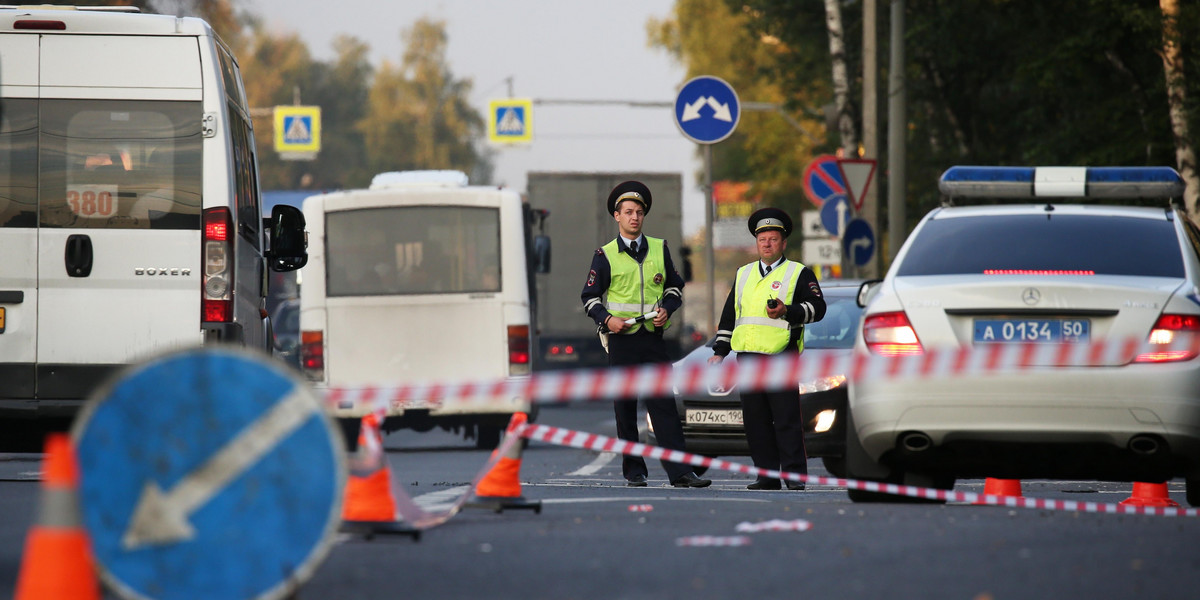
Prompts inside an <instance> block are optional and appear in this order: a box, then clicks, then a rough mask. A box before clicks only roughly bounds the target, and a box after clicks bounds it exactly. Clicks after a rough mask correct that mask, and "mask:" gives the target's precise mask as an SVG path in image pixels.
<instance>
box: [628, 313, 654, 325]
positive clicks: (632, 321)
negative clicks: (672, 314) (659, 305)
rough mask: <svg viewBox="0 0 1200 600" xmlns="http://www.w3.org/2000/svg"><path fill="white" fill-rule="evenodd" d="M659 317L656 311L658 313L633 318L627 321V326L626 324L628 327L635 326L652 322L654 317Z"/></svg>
mask: <svg viewBox="0 0 1200 600" xmlns="http://www.w3.org/2000/svg"><path fill="white" fill-rule="evenodd" d="M657 316H658V311H657V310H656V311H653V312H648V313H646V314H644V315H638V316H636V317H633V318H631V319H625V324H626V325H635V324H637V323H641V322H644V321H649V320H651V319H653V318H654V317H657Z"/></svg>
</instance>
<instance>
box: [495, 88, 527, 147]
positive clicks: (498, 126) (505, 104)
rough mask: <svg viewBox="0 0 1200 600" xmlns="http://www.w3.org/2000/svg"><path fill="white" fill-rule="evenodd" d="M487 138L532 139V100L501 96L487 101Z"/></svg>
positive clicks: (501, 140)
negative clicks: (498, 98) (501, 97)
mask: <svg viewBox="0 0 1200 600" xmlns="http://www.w3.org/2000/svg"><path fill="white" fill-rule="evenodd" d="M488 140H489V141H491V142H499V143H525V142H530V141H532V140H533V100H531V99H529V98H503V99H500V100H491V101H489V102H488Z"/></svg>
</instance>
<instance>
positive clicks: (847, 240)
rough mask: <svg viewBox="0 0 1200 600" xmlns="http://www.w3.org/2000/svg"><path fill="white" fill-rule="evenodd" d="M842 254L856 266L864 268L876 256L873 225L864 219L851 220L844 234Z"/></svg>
mask: <svg viewBox="0 0 1200 600" xmlns="http://www.w3.org/2000/svg"><path fill="white" fill-rule="evenodd" d="M842 252H843V255H844V256H849V257H850V260H852V261H854V264H855V266H859V267H861V266H863V265H865V264H867V263H868V262H870V261H871V257H872V256H874V255H875V233H874V232H872V231H871V225H870V224H869V223H867V222H866V221H864V220H862V219H851V220H850V222H849V223H847V224H846V231H845V232H843V233H842Z"/></svg>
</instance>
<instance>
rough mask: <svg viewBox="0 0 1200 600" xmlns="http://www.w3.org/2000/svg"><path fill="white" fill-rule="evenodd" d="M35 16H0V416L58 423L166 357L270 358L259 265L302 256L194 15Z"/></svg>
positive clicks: (285, 265)
mask: <svg viewBox="0 0 1200 600" xmlns="http://www.w3.org/2000/svg"><path fill="white" fill-rule="evenodd" d="M46 8H47V7H41V8H14V7H6V8H0V261H2V262H0V382H3V383H2V384H0V419H11V418H21V417H25V418H42V417H47V418H63V417H70V416H72V415H73V414H74V413H75V412H76V411H77V410H78V409H79V406H80V405H81V404H82V401H83V400H84V399H85V398H86V397H87V395H88V394H89V393H90V391H91V390H92V389H93V388H94V387H95V386H96V385H97V384H98V383H99V382H100V381H102V380H103V379H104V378H106V377H107V376H109V375H110V374H111V373H113V372H114V371H115V370H116V369H119V368H121V367H122V366H124V365H128V364H131V363H135V362H137V361H138V360H140V359H142V358H145V357H147V356H149V355H152V354H155V353H159V352H162V351H165V350H168V349H172V348H177V347H184V346H195V345H200V344H203V343H210V342H213V343H215V342H232V343H237V344H242V345H246V346H249V347H253V348H260V349H262V350H264V351H269V350H270V348H271V339H270V338H271V334H270V323H269V320H268V319H267V318H266V312H265V310H264V308H265V305H264V302H265V298H266V296H267V290H266V281H267V277H266V271H267V269H268V268H272V269H275V270H289V269H295V268H298V267H299V266H301V265H302V264H303V261H304V253H305V251H304V235H303V234H304V227H303V214H302V213H300V211H299V210H296V209H294V208H292V209H291V210H290V211H289V210H288V209H286V208H284V209H281V210H279V211H276V212H275V213H274V214H273V216H272V218H271V219H269V220H266V221H264V219H263V218H262V216H261V215H260V212H259V191H258V181H257V162H256V158H255V154H254V135H253V131H252V129H251V124H250V117H249V113H248V109H247V106H246V98H245V92H244V90H243V87H242V81H241V76H240V75H239V72H238V67H237V62H236V61H235V60H234V58H233V56H232V54H230V52H229V49H228V48H227V47H226V46H225V45H224V44H223V43H222V42H221V41H220V40H219V39H217V37H216V35H214V34H213V31H212V29H211V28H210V27H209V25H208V24H207V23H205V22H204V21H202V20H199V19H194V18H176V17H174V16H167V15H148V14H132V13H130V12H122V11H119V10H112V9H108V10H106V9H85V8H79V9H75V8H72V7H59V8H58V9H53V10H50V9H46ZM134 10H136V9H134Z"/></svg>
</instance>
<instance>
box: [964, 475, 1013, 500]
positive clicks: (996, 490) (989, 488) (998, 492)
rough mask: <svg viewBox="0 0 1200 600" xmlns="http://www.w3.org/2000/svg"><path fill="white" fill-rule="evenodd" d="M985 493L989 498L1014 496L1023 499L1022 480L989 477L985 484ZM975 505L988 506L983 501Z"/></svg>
mask: <svg viewBox="0 0 1200 600" xmlns="http://www.w3.org/2000/svg"><path fill="white" fill-rule="evenodd" d="M983 493H984V494H985V495H989V496H1013V497H1016V498H1020V497H1021V480H1020V479H996V478H995V477H988V478H987V479H985V480H984V482H983ZM975 504H987V502H984V501H983V500H982V499H980V500H978V501H976V502H975Z"/></svg>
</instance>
